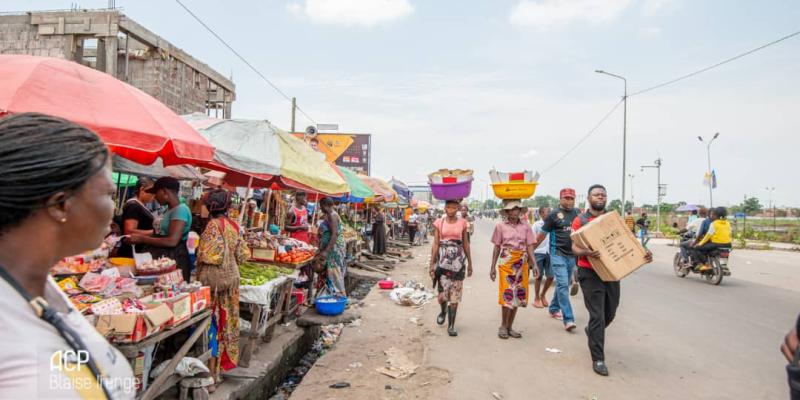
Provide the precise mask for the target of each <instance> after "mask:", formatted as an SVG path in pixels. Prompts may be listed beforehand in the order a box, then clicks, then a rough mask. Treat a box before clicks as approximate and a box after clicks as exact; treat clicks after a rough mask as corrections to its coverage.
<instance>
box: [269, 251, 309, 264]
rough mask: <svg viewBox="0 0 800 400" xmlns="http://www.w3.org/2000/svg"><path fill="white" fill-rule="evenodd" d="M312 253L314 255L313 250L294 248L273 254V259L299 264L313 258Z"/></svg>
mask: <svg viewBox="0 0 800 400" xmlns="http://www.w3.org/2000/svg"><path fill="white" fill-rule="evenodd" d="M314 255H316V251H314V250H306V249H299V248H295V249H291V250H290V251H287V252H285V253H282V254H280V253H279V254H278V255H276V256H275V261H276V262H280V263H286V264H301V263H304V262H306V261H308V260H311V259H312V258H314Z"/></svg>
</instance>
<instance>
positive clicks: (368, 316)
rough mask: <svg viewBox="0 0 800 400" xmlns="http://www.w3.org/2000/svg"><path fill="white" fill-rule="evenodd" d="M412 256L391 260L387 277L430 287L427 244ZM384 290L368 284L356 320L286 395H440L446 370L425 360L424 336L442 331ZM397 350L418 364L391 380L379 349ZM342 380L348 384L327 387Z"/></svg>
mask: <svg viewBox="0 0 800 400" xmlns="http://www.w3.org/2000/svg"><path fill="white" fill-rule="evenodd" d="M413 253H414V258H413V259H411V260H407V261H406V262H404V263H400V264H398V265H397V267H396V268H395V270H394V271H393V273H392V274H391V277H392V279H393V280H395V281H397V282H400V283H403V282H406V281H408V280H414V281H416V282H420V283H423V284H425V285H426V287H428V288H430V278H428V275H427V265H428V260H429V257H430V246H427V245H426V246H421V247H415V248H414V249H413ZM389 292H390V291H388V290H381V289H378V288H377V287H376V288H374V289H373V290H372V291H371V292H370V293H369V295H367V297H365V298H364V300H363V306H362V307H359V308H357V310H358V311H359V312H360V313H361V322H360V324H356V326H347V327H345V329H344V331H343V333H342V335H341V337H340V338H339V341H338V342H337V343H336V345H335V347H334V348H333V349H331V350H330V351H329V352H328V353H326V354H325V355H324V356H322V357H321V358H320V359H319V360H318V361H317V363H316V364H314V367H313V368H312V369H311V370H310V371H309V373H308V375H306V376H305V378H304V379H303V381H302V383H301V384H300V385H299V386H298V387H297V389H296V390H295V391H294V393H293V394H292V397H291V398H292V399H315V400H319V399H427V398H441V397H442V393H444V392H443V390H444V389H445V387H446V386H447V384H448V383H449V382H450V380H451V374H450V372H449V371H447V370H443V369H439V368H435V367H431V366H429V365H427V364H428V362H427V361H428V360H427V354H428V350H427V348H426V345H425V343H426V342H427V340H426V338H427V337H430V336H432V335H437V334H442V332H439V330H440V329H437V328H438V327H436V326H435V323H433V321H425V320H424V319H425V314H426V312H425V308H430V307H435V304H434V303H435V300H434V301H433V302H432V303H428V304H427V305H425V306H424V308H423V309H416V308H413V307H403V306H400V305H397V304H395V303H394V302H393V301H392V300H391V299H389ZM390 348H395V349H398V350H400V351H402V352H403V353H404V354H405V355H406V356H407V357H408V359H409V360H410V361H411V362H413V364H415V365H418V366H419V367H418V368H417V370H416V373H415V374H414V375H412V376H410V377H408V378H405V379H394V378H391V377H389V376H386V375H383V374H381V373H380V372H378V371H377V369H379V368H381V367H384V366H385V365H386V360H387V356H386V354H385V351H386V350H388V349H390ZM339 382H347V383H349V384H350V387H349V388H343V389H332V388H330V387H329V386H330V385H333V384H335V383H339Z"/></svg>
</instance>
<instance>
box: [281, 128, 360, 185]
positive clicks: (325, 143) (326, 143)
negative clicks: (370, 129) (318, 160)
mask: <svg viewBox="0 0 800 400" xmlns="http://www.w3.org/2000/svg"><path fill="white" fill-rule="evenodd" d="M294 136H296V137H297V138H299V139H302V140H305V141H306V142H308V144H309V145H310V146H311V148H313V149H314V150H316V151H318V152H320V153H323V154H324V155H325V158H326V159H327V160H328V162H332V163H334V164H336V165H338V166H340V167H346V168H350V169H352V170H354V171H357V172H361V173H363V174H367V175H369V174H370V165H371V164H372V159H371V156H372V155H371V154H370V153H371V151H370V147H371V145H372V135H371V134H369V133H320V134H318V135H316V136H314V137H307V136H306V135H304V134H302V133H294Z"/></svg>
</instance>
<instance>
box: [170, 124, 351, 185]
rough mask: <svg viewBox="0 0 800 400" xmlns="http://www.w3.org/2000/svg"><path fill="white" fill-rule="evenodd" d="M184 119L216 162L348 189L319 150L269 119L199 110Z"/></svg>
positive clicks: (288, 180) (287, 180) (287, 181)
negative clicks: (211, 114) (209, 147)
mask: <svg viewBox="0 0 800 400" xmlns="http://www.w3.org/2000/svg"><path fill="white" fill-rule="evenodd" d="M184 119H186V121H187V122H188V123H189V124H190V125H192V126H193V127H195V128H196V129H197V130H198V131H199V132H200V133H201V134H202V135H203V136H204V137H205V138H206V139H208V141H209V142H210V143H212V144H213V145H214V147H215V148H216V152H215V155H214V162H215V163H216V164H218V166H224V167H228V168H230V169H233V170H235V171H241V172H244V173H248V174H251V175H252V176H255V177H256V178H260V179H263V180H265V181H268V182H269V181H271V182H277V183H279V184H282V185H284V186H285V187H291V188H295V189H299V190H304V191H308V192H312V193H321V194H326V195H339V194H343V193H347V192H348V186H347V183H346V182H345V180H344V178H342V177H341V176H339V174H338V173H337V172H336V171H335V170H334V169H333V167H331V166H330V164H328V162H327V161H326V160H325V159H324V157H322V156H320V153H317V152H315V151H314V150H313V149H311V147H310V146H308V145H307V144H306V143H305V142H303V141H302V140H300V139H297V138H295V137H294V136H292V135H289V134H288V133H286V132H284V131H282V130H280V129H278V128H277V127H275V126H274V125H272V124H270V123H269V122H268V121H263V120H244V119H226V120H214V119H210V118H208V117H206V116H205V115H202V114H200V115H197V114H192V115H188V116H184ZM209 168H213V166H209ZM226 179H227V178H226Z"/></svg>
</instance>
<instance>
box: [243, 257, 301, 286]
mask: <svg viewBox="0 0 800 400" xmlns="http://www.w3.org/2000/svg"><path fill="white" fill-rule="evenodd" d="M293 272H294V270H292V269H287V268H281V267H278V266H275V265H265V264H255V263H247V262H245V263H242V264H239V276H240V277H241V279H240V283H241V285H243V286H261V285H263V284H265V283H267V282H269V281H271V280H273V279H275V278H277V277H279V276H283V275H290V274H292V273H293Z"/></svg>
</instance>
